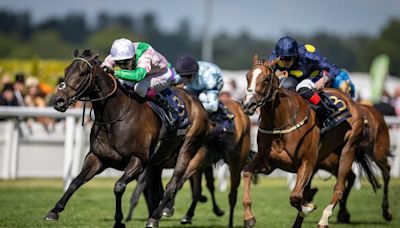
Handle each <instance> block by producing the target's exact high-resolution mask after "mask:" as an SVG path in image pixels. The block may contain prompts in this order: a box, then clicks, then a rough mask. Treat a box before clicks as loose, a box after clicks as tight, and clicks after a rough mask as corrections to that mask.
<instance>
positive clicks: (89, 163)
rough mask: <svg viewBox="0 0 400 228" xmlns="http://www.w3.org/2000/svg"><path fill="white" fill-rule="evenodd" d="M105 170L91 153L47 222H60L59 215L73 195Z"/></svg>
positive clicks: (47, 217) (52, 210)
mask: <svg viewBox="0 0 400 228" xmlns="http://www.w3.org/2000/svg"><path fill="white" fill-rule="evenodd" d="M103 170H104V167H103V164H102V162H101V161H100V160H99V158H98V157H97V156H96V155H94V154H92V153H89V154H88V155H87V156H86V158H85V161H84V162H83V166H82V170H81V172H80V173H79V175H78V176H77V177H75V178H74V179H73V180H72V182H71V184H70V185H69V187H68V189H67V191H66V192H65V193H64V195H63V196H62V197H61V199H60V200H59V201H58V202H57V203H56V205H55V207H54V208H53V209H51V211H50V212H49V213H48V214H47V215H46V217H44V219H45V220H58V214H59V213H60V212H61V211H63V210H64V208H65V205H66V204H67V202H68V200H69V199H70V198H71V196H72V194H74V192H75V191H76V190H77V189H78V188H79V187H80V186H82V185H83V184H84V183H86V182H87V181H89V180H90V179H92V177H94V176H95V175H96V174H98V173H100V172H102V171H103Z"/></svg>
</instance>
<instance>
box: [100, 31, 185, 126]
mask: <svg viewBox="0 0 400 228" xmlns="http://www.w3.org/2000/svg"><path fill="white" fill-rule="evenodd" d="M102 66H103V67H104V68H105V70H106V69H107V68H108V69H113V68H114V67H115V66H118V67H119V68H120V69H117V70H115V71H114V75H115V77H117V78H118V79H120V81H121V83H122V84H125V85H128V86H131V87H133V90H134V91H135V92H136V94H138V95H139V96H140V97H142V98H149V99H152V100H154V101H155V102H156V103H157V104H158V105H159V106H160V107H161V108H162V109H163V110H164V111H165V113H166V119H167V121H168V122H169V124H170V126H171V127H172V126H174V125H175V121H176V119H177V117H178V112H177V111H176V110H175V109H174V108H172V107H171V106H170V105H169V104H168V101H167V100H166V98H165V97H164V96H162V95H161V94H160V93H158V92H160V91H162V90H164V89H165V88H167V87H169V86H170V84H171V82H172V81H173V80H174V78H173V72H172V70H171V69H170V68H169V67H168V61H167V60H166V59H165V57H164V56H162V55H161V54H160V53H158V52H157V51H156V50H154V49H153V48H152V47H151V46H150V45H149V44H147V43H144V42H135V43H133V42H132V41H130V40H128V39H125V38H121V39H117V40H115V41H114V42H113V44H112V46H111V53H110V55H108V56H107V57H106V58H105V59H104V62H103V63H102Z"/></svg>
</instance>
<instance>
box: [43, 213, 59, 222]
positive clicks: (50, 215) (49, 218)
mask: <svg viewBox="0 0 400 228" xmlns="http://www.w3.org/2000/svg"><path fill="white" fill-rule="evenodd" d="M44 220H46V221H58V214H57V213H55V212H51V211H50V212H49V213H48V214H47V215H46V217H44Z"/></svg>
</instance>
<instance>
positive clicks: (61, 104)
mask: <svg viewBox="0 0 400 228" xmlns="http://www.w3.org/2000/svg"><path fill="white" fill-rule="evenodd" d="M53 107H54V109H55V110H57V111H59V112H65V111H66V110H67V109H68V103H67V101H66V100H65V99H64V98H62V97H56V100H55V102H54V105H53Z"/></svg>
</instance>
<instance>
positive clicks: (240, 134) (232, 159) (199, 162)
mask: <svg viewBox="0 0 400 228" xmlns="http://www.w3.org/2000/svg"><path fill="white" fill-rule="evenodd" d="M221 102H222V104H223V105H225V106H226V107H227V109H228V110H229V111H230V112H231V113H233V114H234V116H235V118H234V120H233V121H234V130H233V134H232V133H230V132H226V133H225V132H214V131H213V130H212V129H211V130H210V133H209V134H208V135H207V137H206V140H205V143H204V146H203V147H201V148H200V150H199V151H198V152H197V153H196V155H195V156H194V157H193V159H192V160H191V161H190V163H189V166H188V168H187V170H186V173H185V174H184V176H183V177H182V179H181V181H180V183H179V185H178V188H179V189H180V188H181V187H182V186H183V184H184V182H185V181H186V180H187V179H189V178H190V179H191V184H192V192H193V195H192V203H191V206H190V208H189V209H188V211H187V212H186V215H185V216H184V217H183V218H182V220H181V223H182V224H191V222H192V218H193V216H194V211H195V208H196V205H197V202H198V201H199V199H200V197H201V176H202V173H203V172H208V175H207V173H206V178H208V180H207V187H208V189H209V190H210V193H211V197H212V203H213V212H214V213H215V214H216V215H217V216H222V215H223V213H224V212H223V211H222V210H221V209H220V208H219V207H218V205H217V204H216V201H215V197H214V185H213V182H212V181H213V180H211V178H212V169H210V168H211V166H212V165H213V164H215V163H216V162H217V161H219V160H220V159H223V160H224V161H225V162H226V163H227V164H228V165H229V170H230V178H231V181H230V182H231V187H230V193H229V205H230V214H229V227H232V226H233V215H234V208H235V205H236V201H237V193H238V192H237V188H238V187H239V184H240V173H241V170H242V168H243V166H244V165H245V164H246V163H247V162H248V160H249V156H250V119H249V117H248V116H247V115H246V114H245V113H244V112H243V109H242V107H241V105H240V103H238V102H236V101H234V100H231V99H223V100H221ZM210 171H211V175H210V173H209V172H210ZM143 185H146V183H144V182H143V183H141V185H140V186H139V188H138V191H140V190H141V188H143ZM135 194H136V196H138V194H137V192H136V189H135ZM134 202H136V200H135V201H134ZM173 206H174V202H173V201H171V202H170V203H169V204H168V205H167V207H166V208H164V211H163V214H164V215H166V216H172V214H173V211H174V209H173ZM130 210H132V208H131V209H130Z"/></svg>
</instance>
